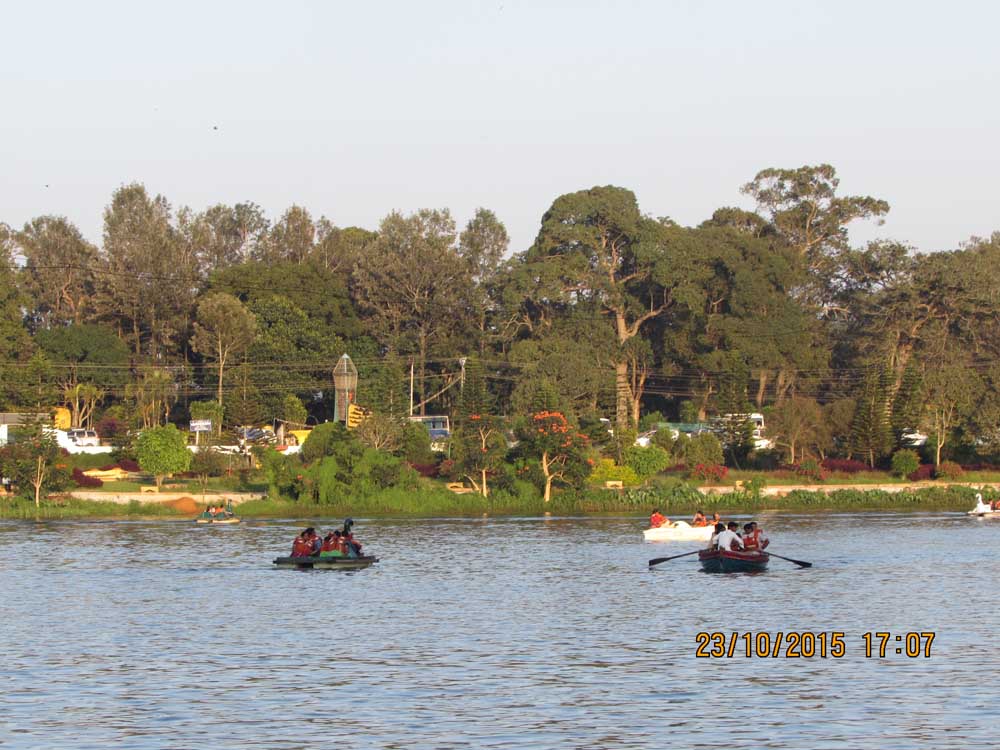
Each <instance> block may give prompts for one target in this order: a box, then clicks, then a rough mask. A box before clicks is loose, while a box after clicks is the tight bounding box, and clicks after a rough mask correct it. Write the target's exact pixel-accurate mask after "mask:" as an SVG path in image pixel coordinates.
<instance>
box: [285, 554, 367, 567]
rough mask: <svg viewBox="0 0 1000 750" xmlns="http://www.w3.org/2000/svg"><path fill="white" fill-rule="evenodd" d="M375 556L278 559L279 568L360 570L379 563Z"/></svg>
mask: <svg viewBox="0 0 1000 750" xmlns="http://www.w3.org/2000/svg"><path fill="white" fill-rule="evenodd" d="M377 562H378V558H377V557H375V556H374V555H363V556H361V557H276V558H274V564H275V566H276V567H278V568H284V569H294V570H360V569H361V568H367V567H368V566H369V565H372V564H373V563H377Z"/></svg>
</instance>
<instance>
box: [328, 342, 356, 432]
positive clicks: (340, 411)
mask: <svg viewBox="0 0 1000 750" xmlns="http://www.w3.org/2000/svg"><path fill="white" fill-rule="evenodd" d="M333 391H334V401H333V419H334V421H336V422H346V421H347V407H348V406H350V405H351V404H353V403H354V399H355V397H356V395H357V392H358V368H357V367H355V366H354V363H353V362H351V358H350V357H348V356H347V355H346V354H345V355H344V356H343V357H341V358H340V359H339V360H338V361H337V366H336V367H334V368H333Z"/></svg>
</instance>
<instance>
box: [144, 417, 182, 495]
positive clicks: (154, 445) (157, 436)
mask: <svg viewBox="0 0 1000 750" xmlns="http://www.w3.org/2000/svg"><path fill="white" fill-rule="evenodd" d="M135 449H136V456H137V457H138V460H139V466H140V467H141V468H142V470H143V471H146V472H149V473H150V474H152V475H153V477H154V478H155V480H156V488H157V489H160V487H161V486H162V484H163V478H164V477H165V476H169V475H171V474H177V473H179V472H182V471H187V470H188V468H189V467H190V466H191V460H192V459H191V451H189V450H188V449H187V436H186V435H185V434H184V433H183V432H181V431H180V430H178V429H177V426H176V425H173V424H168V425H165V426H163V427H151V428H149V429H146V430H143V431H142V432H141V433H140V434H139V437H138V439H137V440H136V445H135Z"/></svg>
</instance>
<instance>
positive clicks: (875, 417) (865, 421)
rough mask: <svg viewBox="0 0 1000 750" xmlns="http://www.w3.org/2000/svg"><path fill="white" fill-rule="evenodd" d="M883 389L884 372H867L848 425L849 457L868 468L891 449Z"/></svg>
mask: <svg viewBox="0 0 1000 750" xmlns="http://www.w3.org/2000/svg"><path fill="white" fill-rule="evenodd" d="M886 385H887V384H886V374H885V370H883V369H882V368H879V367H870V368H868V371H867V373H866V374H865V380H864V383H863V384H862V388H861V393H860V394H859V396H858V400H857V406H856V407H855V411H854V421H853V423H852V424H851V453H852V454H854V455H858V456H861V457H863V458H864V459H865V460H866V461H867V462H868V465H869V466H872V467H874V466H875V463H876V462H877V461H878V460H879V459H881V458H882V457H883V456H885V455H886V454H887V453H888V452H889V449H890V448H891V447H892V432H891V431H890V427H889V413H888V409H889V405H888V402H887V400H886V399H887V395H886Z"/></svg>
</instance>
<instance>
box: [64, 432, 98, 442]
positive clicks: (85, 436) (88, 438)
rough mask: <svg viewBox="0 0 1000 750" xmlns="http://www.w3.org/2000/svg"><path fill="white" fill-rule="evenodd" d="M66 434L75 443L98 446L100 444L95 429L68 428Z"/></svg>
mask: <svg viewBox="0 0 1000 750" xmlns="http://www.w3.org/2000/svg"><path fill="white" fill-rule="evenodd" d="M66 434H67V436H68V437H69V439H70V440H72V441H73V442H74V443H75V444H76V445H81V446H84V445H91V446H98V445H100V444H101V438H100V437H99V436H98V434H97V430H81V429H75V430H69V431H68V432H67V433H66Z"/></svg>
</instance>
